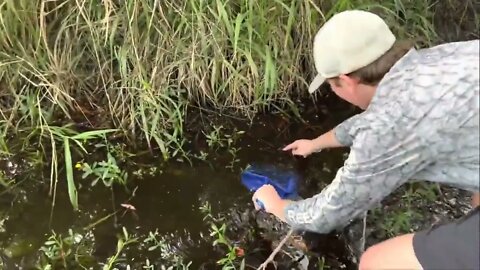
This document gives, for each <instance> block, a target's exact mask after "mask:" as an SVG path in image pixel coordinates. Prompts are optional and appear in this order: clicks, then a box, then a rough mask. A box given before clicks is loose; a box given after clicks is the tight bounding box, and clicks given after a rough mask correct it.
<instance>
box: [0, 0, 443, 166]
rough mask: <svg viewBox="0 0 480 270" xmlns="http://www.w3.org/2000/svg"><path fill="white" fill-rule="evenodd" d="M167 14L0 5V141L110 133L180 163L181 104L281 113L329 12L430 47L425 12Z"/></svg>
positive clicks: (367, 4)
mask: <svg viewBox="0 0 480 270" xmlns="http://www.w3.org/2000/svg"><path fill="white" fill-rule="evenodd" d="M179 3H180V2H178V3H177V2H175V1H170V0H169V1H158V0H128V1H125V2H122V3H121V4H120V3H117V1H113V0H107V1H100V0H91V1H47V0H33V1H30V0H19V1H13V0H5V1H2V3H1V4H0V10H1V11H2V12H1V15H0V82H1V84H0V88H1V90H2V93H3V94H2V97H1V102H0V106H1V107H0V108H1V112H2V121H1V127H2V128H1V131H2V134H14V133H17V132H21V131H30V132H31V131H32V129H38V130H37V131H38V132H40V133H42V134H45V131H48V130H49V126H52V125H59V123H61V124H65V123H71V122H75V123H77V124H82V125H83V126H87V127H90V128H94V129H102V128H106V127H115V128H118V129H119V131H120V133H121V134H122V136H125V138H127V139H129V140H130V141H131V142H132V143H137V142H138V141H139V138H141V139H142V141H143V142H145V143H146V144H147V145H149V146H150V147H152V148H153V147H156V148H158V149H159V150H160V151H161V152H162V154H163V156H164V158H165V159H168V158H170V157H172V156H174V155H176V154H182V153H183V152H182V151H183V146H184V143H185V141H184V122H185V119H186V116H187V108H188V106H189V105H194V106H200V107H204V108H205V107H213V108H215V109H216V110H228V111H235V112H240V113H243V114H244V115H247V116H252V115H253V114H255V113H256V112H259V111H263V110H270V109H275V108H277V109H278V108H282V107H286V108H288V107H291V108H293V107H294V106H295V105H294V103H293V102H292V100H291V96H292V95H295V94H300V95H305V89H306V86H307V83H308V80H309V77H311V73H312V71H313V67H314V65H313V63H312V59H311V55H310V52H311V47H312V44H311V43H312V42H311V41H312V39H313V35H314V34H315V32H316V31H317V30H318V28H319V27H320V25H321V24H322V23H323V22H324V21H325V20H326V19H328V18H329V17H330V16H332V15H333V14H334V13H335V12H338V11H341V10H344V9H348V8H355V7H357V8H364V9H370V10H377V11H378V12H379V13H381V14H382V16H384V17H385V18H386V19H387V21H388V22H389V23H390V24H391V25H392V27H393V29H394V30H395V32H397V33H398V34H399V35H400V36H404V37H417V36H421V37H424V39H423V41H424V42H426V43H429V42H431V41H432V40H433V39H434V38H435V33H434V31H433V26H432V23H431V21H432V15H433V14H432V9H431V8H430V6H429V5H430V2H429V1H421V0H415V1H397V0H395V1H394V0H390V1H384V2H383V3H382V5H379V4H377V1H372V0H368V1H366V0H364V1H345V0H343V1H321V3H320V5H316V4H315V3H314V2H313V1H303V2H298V1H287V0H276V1H253V0H244V1H239V0H208V1H183V2H181V3H180V4H179ZM61 124H60V126H61ZM46 135H49V134H48V132H47V133H46ZM1 145H2V146H3V151H7V152H8V147H7V144H6V143H5V142H3V143H2V144H1Z"/></svg>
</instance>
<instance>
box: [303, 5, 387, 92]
mask: <svg viewBox="0 0 480 270" xmlns="http://www.w3.org/2000/svg"><path fill="white" fill-rule="evenodd" d="M395 40H396V39H395V36H394V35H393V33H392V32H391V31H390V29H389V27H388V26H387V24H386V23H385V21H383V19H382V18H380V17H379V16H378V15H376V14H373V13H371V12H367V11H362V10H347V11H343V12H340V13H338V14H336V15H334V16H332V17H331V18H330V19H329V20H328V21H327V22H326V23H325V24H324V25H323V26H322V28H321V29H320V30H319V31H318V33H317V34H316V35H315V40H314V43H313V58H314V62H315V68H316V70H317V72H318V75H317V76H316V77H315V79H313V81H312V82H311V84H310V87H309V88H308V92H309V93H313V92H314V91H315V90H317V89H318V88H319V87H320V85H321V84H322V83H323V82H325V80H326V79H328V78H333V77H337V76H339V75H342V74H348V73H350V72H353V71H355V70H358V69H360V68H362V67H364V66H366V65H368V64H371V63H372V62H374V61H375V60H376V59H378V58H379V57H380V56H382V55H383V54H384V53H385V52H386V51H388V50H389V49H390V48H391V47H392V46H393V43H395Z"/></svg>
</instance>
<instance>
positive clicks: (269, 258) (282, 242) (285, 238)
mask: <svg viewBox="0 0 480 270" xmlns="http://www.w3.org/2000/svg"><path fill="white" fill-rule="evenodd" d="M292 233H293V229H290V231H288V233H287V235H286V236H285V237H284V238H283V239H282V241H280V243H279V244H278V246H277V247H276V248H275V249H274V250H273V252H272V254H270V256H268V258H267V259H266V260H265V261H264V262H263V263H262V264H261V265H260V266H259V267H258V268H257V270H265V268H266V267H267V265H268V264H269V263H271V262H273V259H274V258H275V255H277V253H278V252H279V251H280V249H282V246H283V245H284V244H285V242H287V240H288V238H290V236H292Z"/></svg>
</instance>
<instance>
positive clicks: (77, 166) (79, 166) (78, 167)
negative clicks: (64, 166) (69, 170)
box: [75, 162, 82, 170]
mask: <svg viewBox="0 0 480 270" xmlns="http://www.w3.org/2000/svg"><path fill="white" fill-rule="evenodd" d="M75 168H77V169H79V170H80V169H81V168H82V164H81V163H80V162H77V164H75Z"/></svg>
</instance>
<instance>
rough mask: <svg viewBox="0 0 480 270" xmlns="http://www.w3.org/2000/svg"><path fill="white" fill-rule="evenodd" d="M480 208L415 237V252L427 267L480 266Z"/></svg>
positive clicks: (464, 267)
mask: <svg viewBox="0 0 480 270" xmlns="http://www.w3.org/2000/svg"><path fill="white" fill-rule="evenodd" d="M479 234H480V207H477V208H475V209H473V210H472V211H470V213H468V214H467V215H466V216H465V217H462V218H461V219H459V220H456V221H454V222H451V223H447V224H442V225H436V226H433V227H432V228H431V229H428V230H424V231H420V232H418V233H415V234H414V236H413V249H414V251H415V255H416V257H417V259H418V261H419V262H420V264H421V265H422V267H423V269H425V270H430V269H431V270H437V269H438V270H440V269H445V270H447V269H448V270H457V269H458V270H460V269H461V270H467V269H475V270H476V269H480V237H479Z"/></svg>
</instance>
